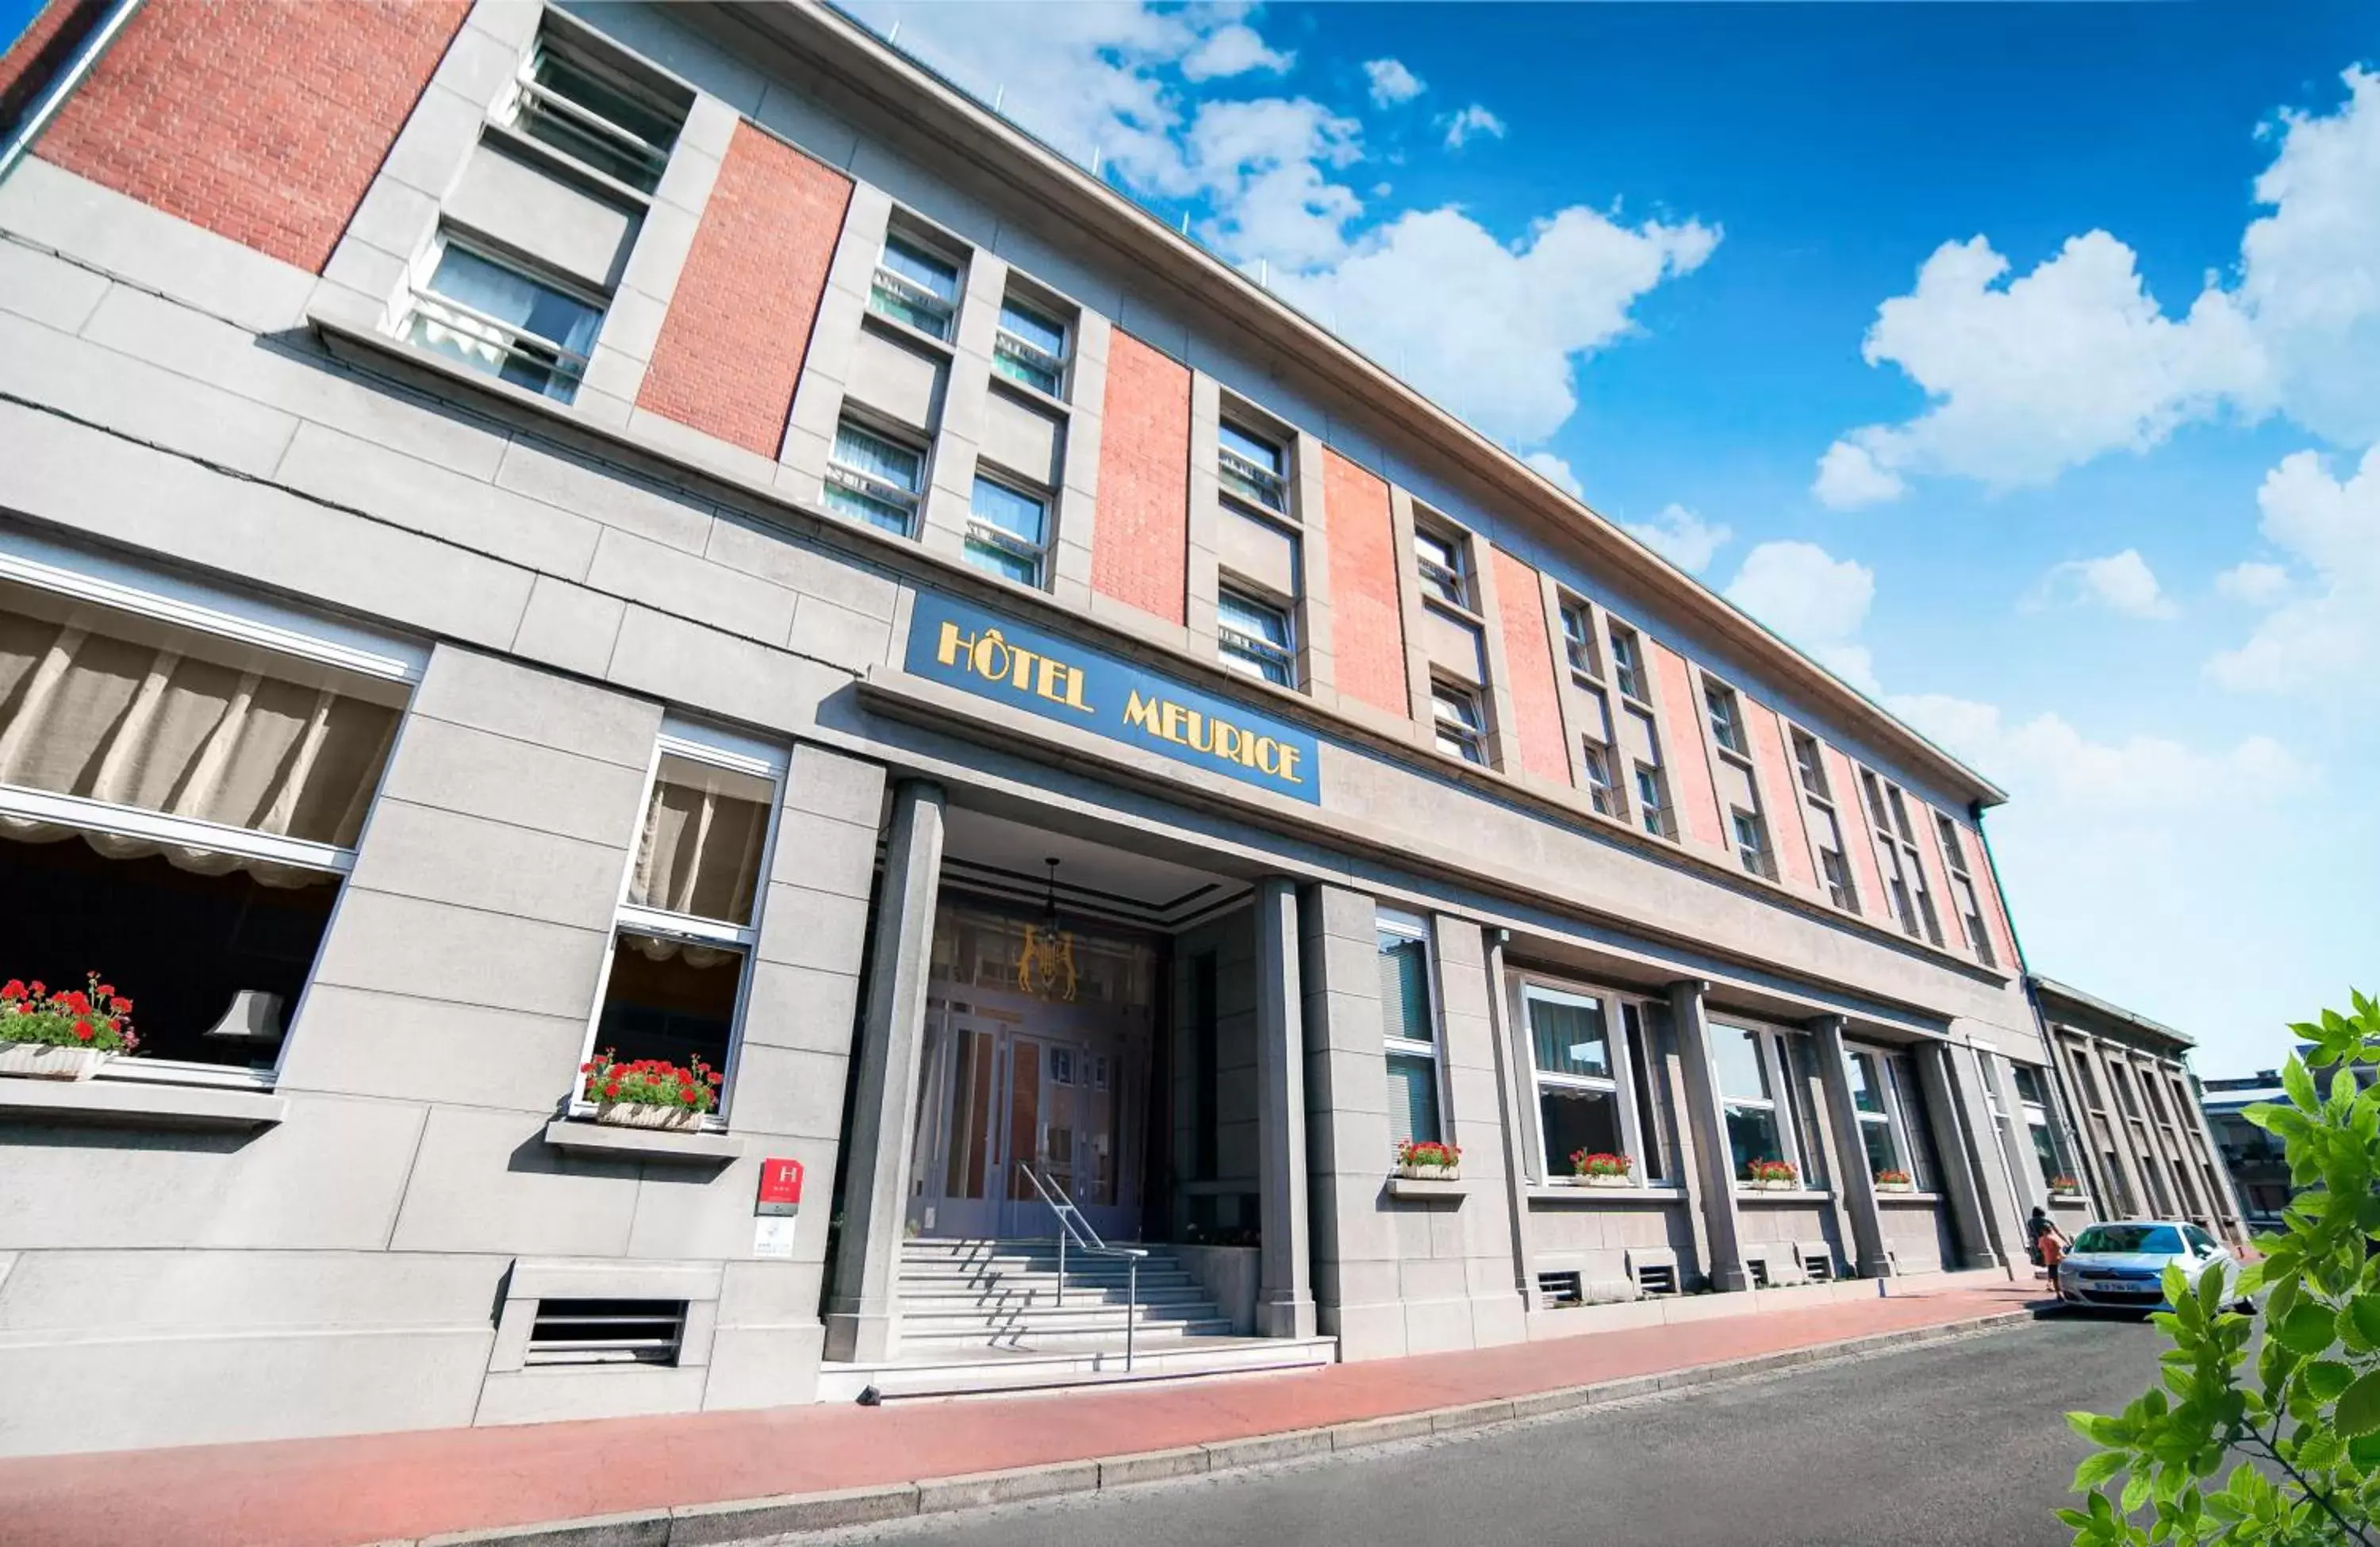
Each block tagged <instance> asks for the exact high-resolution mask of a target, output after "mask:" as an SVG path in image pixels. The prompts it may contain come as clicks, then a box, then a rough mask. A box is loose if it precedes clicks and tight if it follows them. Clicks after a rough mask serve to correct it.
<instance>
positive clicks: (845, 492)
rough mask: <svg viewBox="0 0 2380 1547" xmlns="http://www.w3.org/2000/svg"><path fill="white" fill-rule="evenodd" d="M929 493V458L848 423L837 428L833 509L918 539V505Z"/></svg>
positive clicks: (829, 482) (831, 474)
mask: <svg viewBox="0 0 2380 1547" xmlns="http://www.w3.org/2000/svg"><path fill="white" fill-rule="evenodd" d="M925 487H926V454H925V452H923V451H922V450H919V449H918V448H917V447H915V446H910V445H903V444H901V443H900V442H899V441H895V440H892V439H890V438H889V437H887V436H884V435H881V434H879V433H877V432H875V431H873V430H870V429H866V428H864V427H862V426H860V425H858V424H856V423H854V422H852V420H849V419H845V420H844V421H843V422H842V423H841V424H838V425H837V426H835V431H834V450H833V453H832V456H831V457H830V458H829V460H828V463H827V469H826V503H827V506H828V508H829V509H832V510H839V511H841V512H842V513H843V514H844V515H845V516H848V517H851V518H853V519H855V520H857V521H862V522H865V523H866V524H867V525H868V526H871V527H874V528H876V529H877V530H879V531H889V532H891V533H892V535H893V536H895V537H909V536H912V535H914V534H915V531H916V525H917V500H918V497H919V496H920V495H921V494H922V493H923V492H924V490H925Z"/></svg>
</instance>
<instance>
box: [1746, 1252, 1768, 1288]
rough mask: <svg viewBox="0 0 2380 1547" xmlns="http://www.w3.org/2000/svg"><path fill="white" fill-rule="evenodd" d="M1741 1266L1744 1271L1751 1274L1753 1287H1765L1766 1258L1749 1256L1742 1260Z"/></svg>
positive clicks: (1766, 1282)
mask: <svg viewBox="0 0 2380 1547" xmlns="http://www.w3.org/2000/svg"><path fill="white" fill-rule="evenodd" d="M1743 1267H1744V1271H1745V1272H1746V1273H1750V1274H1751V1275H1752V1286H1753V1287H1754V1288H1755V1289H1766V1288H1767V1287H1768V1259H1767V1258H1766V1257H1755V1258H1751V1259H1748V1260H1747V1261H1745V1262H1744V1264H1743Z"/></svg>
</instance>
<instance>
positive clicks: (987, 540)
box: [830, 437, 1058, 591]
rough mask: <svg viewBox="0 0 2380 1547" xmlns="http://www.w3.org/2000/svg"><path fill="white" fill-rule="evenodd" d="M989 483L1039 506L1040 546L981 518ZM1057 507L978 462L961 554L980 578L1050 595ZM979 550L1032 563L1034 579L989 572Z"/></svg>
mask: <svg viewBox="0 0 2380 1547" xmlns="http://www.w3.org/2000/svg"><path fill="white" fill-rule="evenodd" d="M880 438H881V437H880ZM831 455H832V452H831V451H830V456H831ZM922 470H923V469H922V467H921V469H920V471H922ZM986 483H989V484H990V485H991V486H992V487H993V488H995V489H1002V490H1005V491H1006V492H1007V493H1011V494H1014V495H1015V496H1016V497H1017V498H1018V499H1023V500H1030V501H1032V502H1033V503H1034V504H1035V505H1036V506H1039V507H1040V511H1041V540H1040V541H1039V542H1026V540H1025V539H1024V538H1021V537H1019V536H1017V535H1016V534H1015V533H1014V532H1013V531H1010V530H1008V529H1007V528H1006V527H1003V526H1002V525H1000V524H999V523H998V522H996V521H994V520H992V519H990V518H989V517H986V516H984V515H982V514H981V513H979V512H978V511H977V509H976V505H975V494H976V488H977V487H980V486H981V485H983V484H986ZM1057 504H1058V502H1057V501H1056V500H1054V499H1052V498H1051V497H1050V492H1049V491H1048V490H1046V489H1041V488H1037V487H1034V486H1033V485H1031V484H1028V483H1027V482H1026V481H1025V480H1023V479H1020V478H1014V477H1012V476H1010V475H1008V474H1006V473H1003V472H1002V471H1001V470H999V469H998V468H997V467H996V466H995V465H994V464H992V463H990V462H988V461H985V460H983V459H981V458H977V462H976V469H975V487H970V488H969V490H968V491H967V515H966V532H965V536H964V537H963V538H962V539H961V547H960V552H961V554H963V555H965V557H966V559H967V562H968V563H969V565H970V566H973V567H974V568H975V569H976V570H977V572H978V573H980V574H985V575H990V576H991V577H992V578H993V579H1002V580H1007V581H1010V582H1012V583H1013V584H1016V585H1021V586H1025V587H1026V588H1027V589H1029V590H1033V591H1047V590H1048V589H1049V586H1050V539H1051V538H1052V537H1053V536H1054V535H1055V533H1054V532H1053V531H1052V530H1051V529H1052V527H1053V525H1054V522H1053V520H1052V518H1053V517H1055V516H1056V514H1057ZM977 546H981V547H986V548H992V549H996V550H998V551H999V552H1002V553H1004V554H1009V555H1010V556H1012V557H1014V558H1020V559H1025V560H1027V561H1029V562H1030V563H1031V565H1032V566H1033V577H1032V579H1029V580H1019V579H1016V577H1014V575H1009V574H1005V573H1003V572H1002V571H1001V570H998V569H990V568H986V567H985V566H982V565H980V564H977V563H976V562H975V558H974V549H975V548H977Z"/></svg>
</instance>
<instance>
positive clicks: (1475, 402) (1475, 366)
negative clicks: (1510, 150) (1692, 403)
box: [1276, 206, 1719, 445]
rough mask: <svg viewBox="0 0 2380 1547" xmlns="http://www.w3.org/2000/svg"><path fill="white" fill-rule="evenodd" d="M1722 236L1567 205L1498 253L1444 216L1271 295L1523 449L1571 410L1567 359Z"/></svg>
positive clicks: (1438, 213)
mask: <svg viewBox="0 0 2380 1547" xmlns="http://www.w3.org/2000/svg"><path fill="white" fill-rule="evenodd" d="M1718 240H1719V233H1718V230H1717V228H1715V227H1712V226H1708V225H1703V224H1702V223H1701V222H1699V221H1694V220H1687V221H1684V222H1682V223H1679V224H1676V225H1670V224H1665V223H1663V222H1661V221H1658V220H1648V221H1645V223H1643V224H1642V225H1633V226H1629V225H1621V224H1619V223H1618V222H1616V221H1614V220H1612V219H1610V218H1609V217H1608V216H1605V215H1603V214H1600V213H1597V212H1596V211H1594V210H1590V209H1585V208H1582V207H1573V208H1571V209H1567V210H1563V211H1561V212H1560V213H1558V214H1555V215H1552V216H1550V217H1548V218H1546V219H1543V220H1539V221H1537V222H1536V224H1535V225H1532V226H1531V227H1530V229H1529V232H1528V234H1527V235H1526V236H1525V237H1524V238H1522V239H1520V240H1517V241H1514V242H1512V243H1509V244H1507V243H1504V242H1500V241H1499V240H1498V239H1497V238H1496V237H1495V236H1494V235H1493V234H1492V233H1490V232H1489V231H1488V229H1487V228H1486V227H1485V226H1483V225H1480V224H1479V223H1478V222H1477V221H1475V220H1474V219H1472V218H1471V217H1470V216H1469V215H1467V214H1465V213H1463V212H1462V211H1461V210H1459V209H1456V208H1453V207H1451V206H1449V207H1447V208H1444V209H1437V210H1421V211H1409V212H1407V213H1403V214H1402V215H1399V216H1398V217H1396V218H1395V219H1394V220H1392V221H1390V222H1389V223H1388V224H1386V225H1376V226H1374V227H1372V228H1371V229H1370V230H1368V231H1366V232H1364V233H1362V234H1360V235H1359V236H1358V237H1357V238H1356V239H1355V241H1354V246H1353V248H1352V250H1350V252H1349V253H1348V255H1347V256H1346V257H1345V258H1344V259H1342V260H1341V261H1340V262H1339V263H1338V264H1337V265H1336V266H1335V267H1334V268H1332V269H1331V270H1330V271H1329V272H1327V273H1317V274H1305V275H1296V276H1292V277H1291V278H1290V279H1288V280H1287V281H1283V282H1277V284H1276V288H1279V289H1281V291H1282V293H1283V294H1285V295H1287V296H1288V297H1289V298H1291V299H1292V300H1294V301H1296V302H1297V303H1298V304H1299V305H1301V306H1303V307H1305V310H1306V311H1310V312H1312V313H1313V314H1314V315H1316V316H1318V317H1320V318H1322V319H1324V320H1325V321H1326V322H1328V323H1331V325H1333V326H1335V327H1336V328H1337V329H1338V330H1339V331H1340V332H1341V333H1342V334H1343V335H1346V336H1347V337H1348V338H1350V339H1352V340H1353V341H1354V342H1355V343H1356V344H1357V345H1359V346H1361V347H1363V348H1365V349H1366V350H1367V351H1369V352H1370V353H1371V354H1372V355H1373V356H1374V357H1375V358H1376V359H1379V360H1380V361H1382V362H1383V363H1384V364H1386V365H1387V366H1388V367H1389V368H1390V370H1392V371H1395V372H1397V373H1398V374H1400V375H1402V376H1403V377H1404V378H1405V379H1406V380H1408V381H1410V382H1412V383H1414V384H1415V385H1416V386H1419V387H1420V388H1421V389H1422V390H1423V391H1425V392H1427V393H1429V394H1430V395H1431V396H1435V397H1436V398H1438V400H1439V401H1440V402H1442V403H1444V404H1446V405H1447V406H1448V407H1449V408H1452V409H1454V411H1456V412H1457V413H1460V414H1462V415H1463V416H1464V417H1465V418H1467V419H1469V420H1471V422H1472V423H1474V424H1475V425H1477V426H1479V428H1481V429H1482V430H1485V431H1487V432H1488V433H1490V434H1492V435H1496V436H1499V437H1500V438H1502V439H1505V440H1508V441H1511V442H1514V443H1517V444H1519V445H1537V444H1541V443H1543V442H1544V441H1546V440H1548V439H1549V438H1550V437H1551V436H1552V435H1553V432H1555V431H1556V430H1558V429H1560V427H1561V425H1562V423H1563V421H1564V420H1568V419H1569V418H1570V416H1571V414H1572V413H1573V411H1575V410H1576V408H1578V397H1577V394H1576V391H1575V389H1574V386H1573V368H1574V358H1573V357H1576V356H1579V355H1585V354H1591V353H1593V352H1594V351H1596V350H1597V349H1600V348H1602V347H1604V346H1606V345H1608V344H1610V343H1612V342H1614V341H1615V340H1617V339H1619V338H1621V337H1624V336H1626V335H1628V334H1630V333H1632V332H1633V331H1634V330H1635V323H1634V322H1633V319H1632V318H1631V316H1630V314H1629V313H1630V311H1631V309H1632V308H1633V306H1634V305H1635V303H1636V302H1637V301H1638V300H1639V299H1641V298H1643V297H1644V296H1645V294H1646V293H1647V292H1649V291H1651V290H1652V289H1654V288H1655V287H1656V286H1658V285H1660V284H1661V283H1662V282H1663V281H1665V280H1670V279H1674V278H1677V277H1679V276H1680V275H1682V274H1691V273H1693V272H1694V270H1695V269H1697V268H1700V267H1701V266H1702V264H1703V262H1705V261H1706V259H1708V258H1709V257H1710V254H1711V250H1712V249H1713V248H1715V247H1717V246H1718Z"/></svg>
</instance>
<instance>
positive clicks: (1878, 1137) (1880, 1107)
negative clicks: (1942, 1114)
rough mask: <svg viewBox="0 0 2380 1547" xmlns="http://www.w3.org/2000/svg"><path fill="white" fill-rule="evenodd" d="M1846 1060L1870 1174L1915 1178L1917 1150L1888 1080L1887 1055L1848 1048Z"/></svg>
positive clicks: (1854, 1110)
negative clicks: (1903, 1174)
mask: <svg viewBox="0 0 2380 1547" xmlns="http://www.w3.org/2000/svg"><path fill="white" fill-rule="evenodd" d="M1843 1058H1844V1061H1845V1062H1846V1063H1847V1064H1848V1065H1849V1066H1850V1069H1851V1085H1852V1114H1853V1115H1855V1116H1857V1117H1858V1118H1859V1130H1860V1143H1861V1145H1862V1147H1863V1148H1864V1150H1865V1151H1866V1154H1867V1168H1868V1175H1871V1176H1874V1175H1881V1174H1882V1173H1884V1172H1887V1171H1905V1172H1908V1173H1909V1174H1910V1175H1912V1176H1914V1175H1916V1171H1917V1166H1916V1164H1915V1154H1914V1150H1915V1147H1914V1146H1913V1145H1912V1144H1911V1143H1910V1142H1909V1140H1908V1134H1907V1130H1906V1128H1905V1127H1903V1123H1902V1120H1903V1118H1904V1117H1905V1114H1903V1113H1900V1112H1899V1111H1898V1110H1897V1107H1898V1103H1897V1102H1895V1101H1894V1100H1893V1097H1892V1092H1891V1090H1890V1087H1889V1086H1888V1085H1887V1083H1886V1080H1885V1075H1884V1070H1885V1067H1886V1059H1887V1055H1886V1054H1880V1053H1872V1052H1868V1051H1866V1050H1864V1049H1857V1048H1847V1049H1845V1050H1844V1054H1843Z"/></svg>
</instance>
